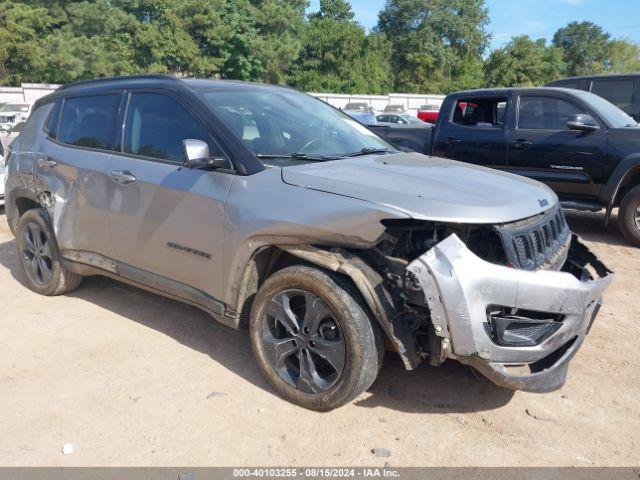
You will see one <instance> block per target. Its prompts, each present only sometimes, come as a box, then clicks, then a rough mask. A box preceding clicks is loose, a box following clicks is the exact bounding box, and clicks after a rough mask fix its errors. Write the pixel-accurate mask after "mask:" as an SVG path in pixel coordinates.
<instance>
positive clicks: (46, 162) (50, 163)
mask: <svg viewBox="0 0 640 480" xmlns="http://www.w3.org/2000/svg"><path fill="white" fill-rule="evenodd" d="M36 163H37V164H38V166H39V167H41V168H53V167H55V166H56V165H58V162H56V161H55V160H51V159H50V158H49V157H47V156H46V155H45V156H44V157H40V158H38V160H36Z"/></svg>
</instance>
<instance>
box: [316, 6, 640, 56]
mask: <svg viewBox="0 0 640 480" xmlns="http://www.w3.org/2000/svg"><path fill="white" fill-rule="evenodd" d="M350 1H351V5H352V6H353V11H354V12H355V14H356V20H357V21H358V22H360V23H361V24H362V25H364V26H365V27H366V28H367V29H369V28H371V27H373V26H374V25H375V24H376V23H377V21H378V12H379V11H380V9H382V7H383V6H384V3H385V0H350ZM318 4H319V0H311V8H310V10H311V11H313V10H317V9H318ZM486 5H487V7H488V8H489V17H490V18H491V23H490V25H489V27H488V30H489V32H491V34H492V38H491V49H495V48H499V47H501V46H503V45H504V44H505V43H507V42H508V41H509V39H510V38H511V37H512V36H515V35H524V34H526V35H529V36H530V37H532V38H534V39H538V38H546V39H547V40H548V41H551V38H552V37H553V34H554V33H555V31H556V30H557V29H558V28H561V27H564V26H565V25H566V24H567V23H569V22H571V21H574V20H575V21H584V20H587V21H591V22H594V23H597V24H598V25H600V26H602V27H603V28H604V29H605V30H606V31H608V32H609V33H610V34H611V35H612V37H615V38H619V37H624V38H628V39H630V40H633V41H636V42H639V43H640V0H486Z"/></svg>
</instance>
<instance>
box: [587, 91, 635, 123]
mask: <svg viewBox="0 0 640 480" xmlns="http://www.w3.org/2000/svg"><path fill="white" fill-rule="evenodd" d="M580 95H582V96H583V97H584V100H585V101H586V102H587V103H588V104H589V105H591V106H592V107H593V109H594V110H595V111H596V112H598V114H599V115H600V116H602V117H604V119H605V120H606V121H607V122H608V123H609V124H610V126H611V127H613V128H622V127H635V126H636V125H637V122H636V121H635V120H634V119H633V118H631V117H630V116H629V115H627V114H626V113H624V112H623V111H622V110H620V109H619V108H618V107H616V106H615V105H614V104H613V103H610V102H609V101H608V100H605V99H604V98H602V97H599V96H598V95H596V94H594V93H588V92H580Z"/></svg>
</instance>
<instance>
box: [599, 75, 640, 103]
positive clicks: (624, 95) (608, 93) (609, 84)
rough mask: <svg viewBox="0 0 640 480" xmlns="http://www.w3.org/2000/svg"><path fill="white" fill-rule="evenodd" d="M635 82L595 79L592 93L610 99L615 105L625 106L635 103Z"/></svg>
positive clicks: (630, 80) (629, 80)
mask: <svg viewBox="0 0 640 480" xmlns="http://www.w3.org/2000/svg"><path fill="white" fill-rule="evenodd" d="M634 90H635V82H634V81H633V80H632V79H628V80H594V81H593V85H592V87H591V93H595V94H596V95H598V96H600V97H602V98H604V99H605V100H609V101H610V102H611V103H613V104H614V105H617V106H619V107H625V106H628V105H629V104H631V103H633V91H634Z"/></svg>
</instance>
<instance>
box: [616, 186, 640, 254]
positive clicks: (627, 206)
mask: <svg viewBox="0 0 640 480" xmlns="http://www.w3.org/2000/svg"><path fill="white" fill-rule="evenodd" d="M618 223H619V225H620V230H621V231H622V234H623V235H624V236H625V238H626V239H627V240H629V241H630V242H631V243H633V244H634V245H636V246H639V247H640V185H638V186H637V187H634V188H632V189H631V190H629V191H628V192H627V193H626V195H625V196H624V198H623V199H622V203H621V204H620V209H619V210H618Z"/></svg>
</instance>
